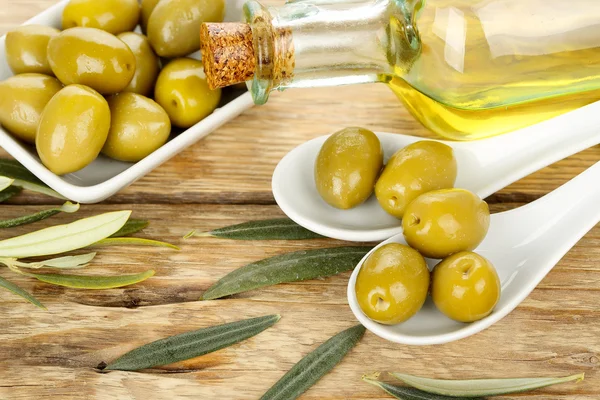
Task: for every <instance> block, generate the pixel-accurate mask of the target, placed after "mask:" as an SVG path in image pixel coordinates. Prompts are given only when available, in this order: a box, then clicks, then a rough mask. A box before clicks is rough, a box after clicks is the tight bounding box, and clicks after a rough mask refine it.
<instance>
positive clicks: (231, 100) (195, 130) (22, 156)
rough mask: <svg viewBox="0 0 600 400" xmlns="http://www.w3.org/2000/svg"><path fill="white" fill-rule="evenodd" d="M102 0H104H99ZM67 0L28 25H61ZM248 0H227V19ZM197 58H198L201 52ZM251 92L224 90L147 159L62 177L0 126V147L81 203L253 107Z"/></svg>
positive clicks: (0, 50)
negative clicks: (215, 103) (205, 112)
mask: <svg viewBox="0 0 600 400" xmlns="http://www.w3.org/2000/svg"><path fill="white" fill-rule="evenodd" d="M99 1H101V0H99ZM67 2H68V1H67V0H65V1H61V2H60V3H58V4H56V5H54V6H52V7H50V8H49V9H47V10H46V11H44V12H42V13H41V14H39V15H37V16H35V17H34V18H32V19H30V20H29V21H27V22H26V23H25V24H26V25H27V24H40V25H48V26H54V27H57V28H60V24H61V16H62V10H63V8H64V7H65V5H66V4H67ZM243 3H244V0H227V14H226V16H225V20H226V21H239V20H240V19H241V10H242V4H243ZM4 41H5V37H2V38H0V80H4V79H6V78H8V77H10V76H11V75H13V74H12V72H11V70H10V68H9V66H8V64H7V63H6V51H5V46H4ZM193 57H195V58H197V57H198V53H195V54H194V55H193ZM252 105H253V102H252V98H251V96H250V94H249V93H248V92H244V91H238V92H228V93H225V92H224V93H223V100H222V104H221V105H220V107H219V108H218V109H216V110H215V111H214V112H213V113H212V114H211V115H209V116H208V117H206V118H205V119H204V120H202V121H201V122H199V123H198V124H196V125H194V126H193V127H191V128H189V129H187V130H186V131H184V132H182V133H180V134H179V135H177V136H174V137H172V138H171V140H170V141H169V142H168V143H166V144H165V145H164V146H162V147H161V148H160V149H158V150H156V151H155V152H154V153H152V154H150V155H149V156H148V157H146V158H144V159H143V160H141V161H139V162H137V163H135V164H132V163H126V162H121V161H116V160H112V159H109V158H107V157H104V156H102V155H101V156H100V157H98V159H96V160H95V161H94V162H93V163H91V164H90V165H89V166H87V167H86V168H84V169H82V170H81V171H78V172H76V173H73V174H68V175H64V176H58V175H56V174H54V173H52V172H50V171H49V170H48V169H47V168H46V167H44V165H42V163H41V162H40V159H39V158H38V156H37V153H36V151H35V149H34V148H33V147H32V146H28V145H25V144H23V143H22V142H19V141H17V140H15V139H13V137H12V136H11V135H9V134H8V133H7V132H6V131H4V130H3V129H1V128H0V146H1V147H3V148H4V149H5V150H6V151H7V152H8V153H9V154H10V155H12V156H13V157H14V158H16V159H17V160H18V161H19V162H20V163H21V164H23V165H24V166H25V167H26V168H27V169H29V170H30V171H31V172H32V173H34V174H35V175H36V176H37V177H38V178H39V179H41V180H42V181H44V182H45V183H46V184H47V185H48V186H50V187H51V188H52V189H54V190H56V191H57V192H58V193H60V194H61V195H63V196H64V197H66V198H68V199H70V200H73V201H77V202H80V203H96V202H99V201H102V200H104V199H106V198H108V197H110V196H112V195H113V194H115V193H117V192H118V191H119V190H121V189H123V188H125V187H127V186H129V185H131V184H132V183H133V182H135V181H136V180H137V179H140V178H141V177H143V176H144V175H146V174H147V173H149V172H150V171H152V170H153V169H155V168H156V167H158V166H159V165H161V164H162V163H164V162H165V161H167V160H168V159H170V158H171V157H173V156H175V155H176V154H178V153H179V152H180V151H182V150H183V149H185V148H186V147H188V146H190V145H192V144H194V143H196V142H197V141H198V140H200V139H202V138H203V137H205V136H206V135H208V134H209V133H211V132H212V131H214V130H215V129H217V128H219V127H220V126H221V125H223V124H225V123H226V122H228V121H230V120H232V119H233V118H235V117H237V116H238V115H239V114H241V113H242V112H243V111H245V110H247V109H248V108H250V107H252Z"/></svg>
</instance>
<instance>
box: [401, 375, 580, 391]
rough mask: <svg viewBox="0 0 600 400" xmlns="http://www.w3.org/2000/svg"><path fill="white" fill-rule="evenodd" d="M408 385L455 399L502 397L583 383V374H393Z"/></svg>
mask: <svg viewBox="0 0 600 400" xmlns="http://www.w3.org/2000/svg"><path fill="white" fill-rule="evenodd" d="M391 375H392V376H393V377H395V378H397V379H399V380H401V381H402V382H404V383H405V384H407V385H410V386H412V387H415V388H417V389H420V390H423V391H426V392H429V393H436V394H440V395H445V396H453V397H460V396H462V397H483V396H500V395H504V394H510V393H520V392H526V391H530V390H534V389H539V388H543V387H546V386H551V385H557V384H559V383H565V382H571V381H577V382H579V381H581V380H583V377H584V375H583V374H577V375H571V376H566V377H562V378H504V379H468V380H447V379H432V378H423V377H420V376H413V375H407V374H399V373H391Z"/></svg>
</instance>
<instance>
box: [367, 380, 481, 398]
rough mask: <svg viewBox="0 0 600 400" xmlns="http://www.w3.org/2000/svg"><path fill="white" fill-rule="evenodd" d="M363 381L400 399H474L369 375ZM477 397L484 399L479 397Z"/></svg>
mask: <svg viewBox="0 0 600 400" xmlns="http://www.w3.org/2000/svg"><path fill="white" fill-rule="evenodd" d="M362 379H363V381H365V382H367V383H370V384H371V385H373V386H377V387H378V388H380V389H382V390H383V391H384V392H386V393H387V394H389V395H391V396H393V397H395V398H397V399H399V400H473V399H474V398H473V397H450V396H443V395H440V394H435V393H427V392H424V391H422V390H419V389H415V388H412V387H405V386H398V385H392V384H391V383H387V382H382V381H379V380H376V379H371V378H369V377H363V378H362ZM476 399H482V400H483V398H481V397H477V398H476Z"/></svg>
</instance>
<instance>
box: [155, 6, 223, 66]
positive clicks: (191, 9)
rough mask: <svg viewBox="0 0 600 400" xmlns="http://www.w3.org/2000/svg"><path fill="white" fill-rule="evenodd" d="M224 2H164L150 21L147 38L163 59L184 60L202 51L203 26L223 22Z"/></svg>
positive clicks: (156, 8)
mask: <svg viewBox="0 0 600 400" xmlns="http://www.w3.org/2000/svg"><path fill="white" fill-rule="evenodd" d="M224 16H225V1H224V0H203V1H199V0H161V1H160V2H159V3H158V4H157V5H156V7H155V8H154V10H153V11H152V14H151V15H150V19H149V20H148V27H147V30H148V38H149V39H150V43H152V47H153V48H154V50H155V51H156V54H158V55H159V56H161V57H169V58H173V57H182V56H185V55H187V54H189V53H193V52H194V51H197V50H199V49H200V25H201V24H202V23H203V22H221V21H223V17H224Z"/></svg>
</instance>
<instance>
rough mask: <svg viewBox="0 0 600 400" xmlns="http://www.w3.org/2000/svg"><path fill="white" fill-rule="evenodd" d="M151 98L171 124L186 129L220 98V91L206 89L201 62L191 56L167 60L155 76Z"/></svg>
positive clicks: (208, 112)
mask: <svg viewBox="0 0 600 400" xmlns="http://www.w3.org/2000/svg"><path fill="white" fill-rule="evenodd" d="M154 98H155V100H156V102H157V103H158V104H160V105H161V106H162V107H163V108H164V109H165V111H166V112H167V114H169V118H171V123H172V124H173V125H175V126H178V127H180V128H189V127H190V126H192V125H195V124H197V123H198V122H200V121H201V120H202V119H203V118H204V117H206V116H207V115H209V114H210V113H212V112H213V111H214V110H215V108H217V105H219V101H220V100H221V90H220V89H218V90H210V89H209V88H208V83H206V75H204V69H203V67H202V63H201V62H200V61H198V60H193V59H191V58H179V59H176V60H173V61H171V62H170V63H168V64H167V66H166V67H164V68H163V70H162V71H161V72H160V74H159V75H158V80H157V81H156V88H155V91H154Z"/></svg>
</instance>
